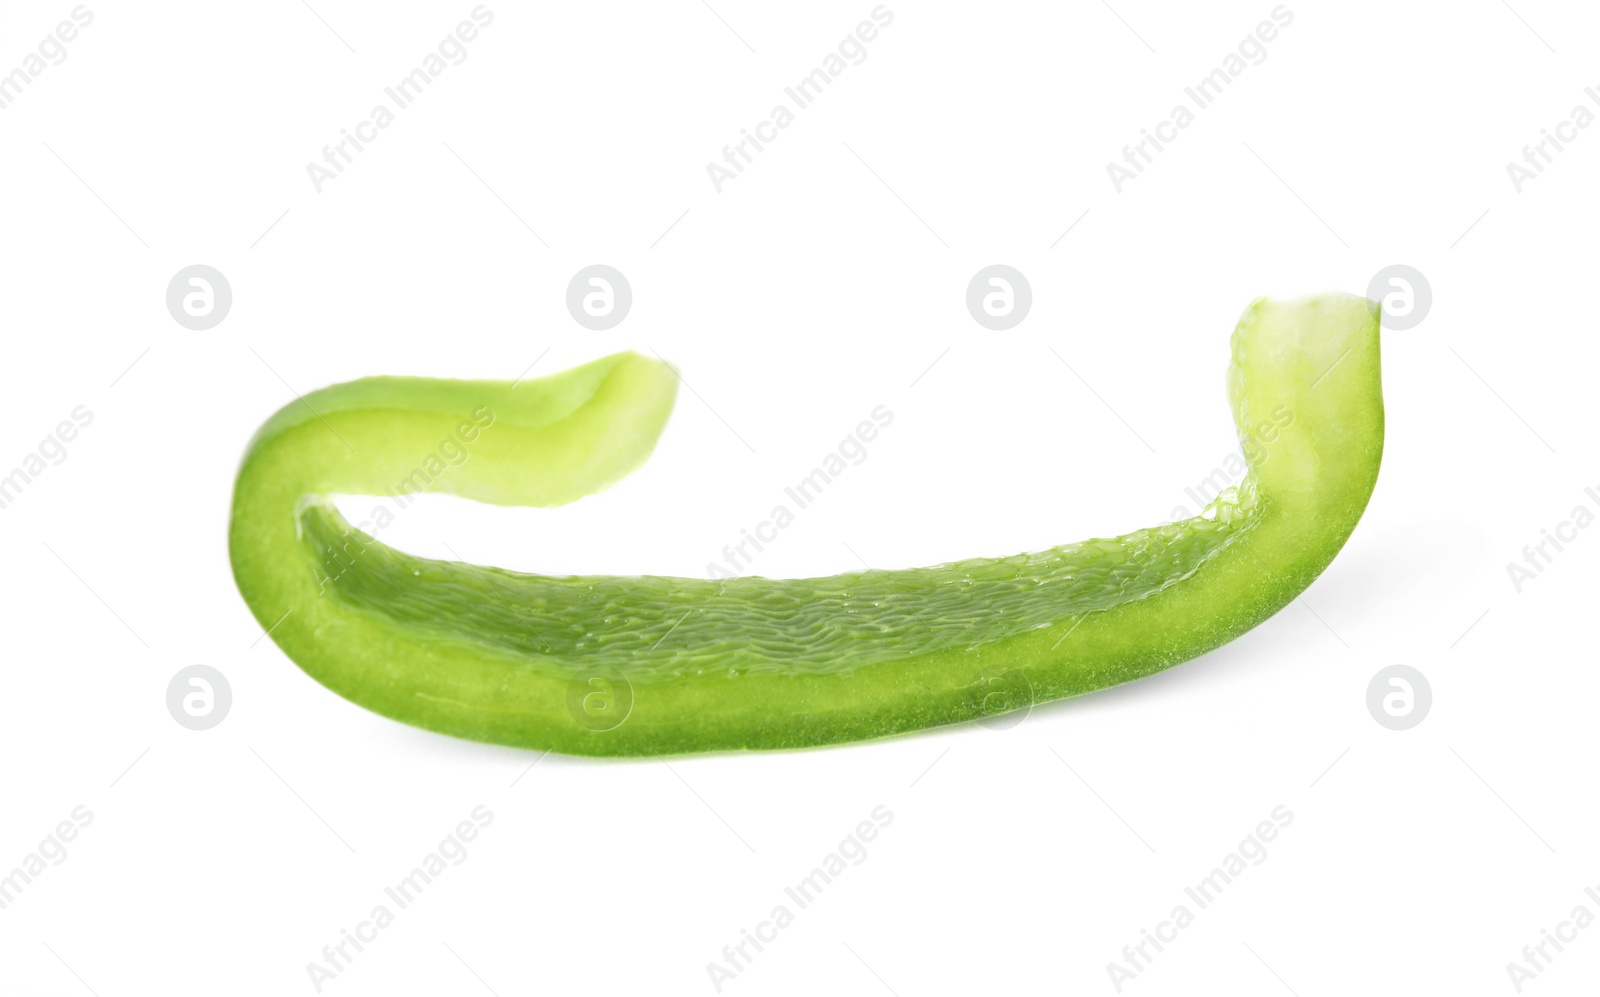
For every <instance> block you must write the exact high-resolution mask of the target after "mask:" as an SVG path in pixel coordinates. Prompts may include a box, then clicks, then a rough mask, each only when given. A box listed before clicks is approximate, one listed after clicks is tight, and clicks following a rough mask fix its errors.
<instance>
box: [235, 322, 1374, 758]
mask: <svg viewBox="0 0 1600 997" xmlns="http://www.w3.org/2000/svg"><path fill="white" fill-rule="evenodd" d="M1378 329H1379V313H1378V309H1377V306H1376V305H1375V304H1373V303H1372V302H1369V301H1367V300H1365V299H1362V298H1358V297H1352V296H1348V295H1324V296H1318V297H1311V298H1306V299H1301V300H1298V301H1290V302H1278V301H1273V300H1269V299H1265V298H1263V299H1260V300H1257V301H1255V302H1254V303H1252V304H1251V305H1250V307H1249V308H1248V309H1246V311H1245V313H1244V315H1243V317H1242V318H1241V320H1240V322H1239V324H1238V327H1237V329H1236V330H1235V331H1234V334H1233V355H1232V362H1231V364H1230V365H1229V368H1228V391H1229V397H1230V400H1231V402H1232V407H1233V414H1234V420H1235V423H1236V425H1237V428H1238V431H1239V436H1240V440H1241V442H1242V443H1243V444H1244V449H1245V455H1246V459H1247V462H1248V464H1249V471H1248V474H1247V475H1246V477H1245V479H1244V480H1243V481H1242V482H1241V483H1240V484H1239V485H1238V486H1237V487H1235V488H1232V489H1229V490H1227V491H1225V492H1224V493H1223V494H1222V495H1221V496H1220V497H1219V498H1218V499H1217V500H1216V501H1214V502H1213V503H1212V504H1211V505H1210V506H1209V507H1208V508H1207V509H1206V510H1205V511H1204V512H1203V513H1201V514H1200V515H1198V516H1195V517H1193V518H1191V519H1187V520H1183V521H1181V522H1176V523H1171V524H1167V525H1162V526H1156V527H1152V528H1150V529H1144V530H1139V531H1137V532H1134V533H1130V534H1127V535H1125V536H1120V537H1115V538H1112V539H1100V540H1088V541H1084V542H1082V543H1076V544H1069V545H1066V546H1061V547H1053V548H1051V549H1048V550H1043V551H1038V552H1035V553H1027V554H1019V555H1016V556H1013V557H1002V558H982V559H974V560H967V561H958V562H954V563H950V564H942V565H938V566H936V567H928V568H916V569H910V570H901V571H862V572H847V573H845V574H841V575H835V576H832V577H828V578H804V579H768V578H759V577H747V578H730V579H721V580H714V579H697V578H667V577H612V576H569V577H552V576H544V575H533V574H524V573H520V572H514V571H507V570H503V569H500V568H494V567H479V566H475V565H470V564H463V563H458V562H451V561H438V560H430V559H426V558H420V557H415V556H412V555H410V554H407V553H405V552H403V551H399V550H395V549H393V548H391V547H388V546H385V545H384V544H382V543H379V542H378V541H377V540H375V539H373V537H372V536H370V535H369V534H367V533H365V532H362V531H361V530H357V529H355V528H354V527H352V526H351V525H350V524H349V523H348V522H347V521H346V520H345V519H344V517H343V516H342V515H341V514H340V513H339V512H338V511H337V509H336V508H335V507H334V504H333V499H334V497H335V496H340V495H360V494H367V495H378V494H389V495H403V494H404V493H406V492H412V491H429V492H444V493H450V494H455V495H460V496H463V497H466V498H470V499H474V500H477V501H480V502H490V503H495V504H499V505H521V506H558V505H562V504H564V503H567V502H571V501H573V500H575V499H578V498H581V497H583V496H585V495H588V494H591V493H593V492H596V491H598V490H600V489H603V488H606V487H607V486H609V485H611V484H612V483H614V482H616V481H617V480H618V479H620V478H622V477H623V476H624V475H626V474H628V473H629V472H630V471H632V470H634V469H635V468H636V467H638V466H639V465H640V464H641V463H643V461H644V460H645V459H646V458H647V457H648V456H649V454H650V452H651V451H652V449H653V448H654V447H655V444H656V440H657V438H658V437H659V436H660V434H661V432H662V429H663V427H664V426H665V424H666V421H667V418H668V415H669V414H670V412H671V409H672V404H673V400H674V397H675V395H676V390H677V385H678V377H677V375H676V374H675V372H674V371H673V370H672V369H671V368H669V367H668V366H667V365H666V364H665V363H662V362H660V361H657V360H653V359H649V358H646V357H643V356H639V355H637V354H633V353H619V354H617V355H614V356H609V357H606V358H604V359H601V360H597V361H594V362H592V363H588V364H585V365H583V366H581V367H577V368H574V369H572V370H568V371H565V372H562V373H559V374H555V375H553V376H550V377H545V378H541V379H537V380H527V381H522V382H519V383H508V382H504V381H452V380H435V379H425V378H408V377H374V378H366V379H363V380H359V381H353V382H350V383H346V384H339V385H334V386H332V387H329V388H324V389H322V390H320V391H316V392H313V393H311V394H309V395H306V396H305V397H304V398H303V399H301V400H299V401H296V402H294V403H291V404H290V405H288V406H286V407H285V408H284V409H283V410H281V411H280V412H278V413H277V414H276V415H274V416H273V417H272V418H270V419H269V420H268V421H267V422H266V424H265V425H263V426H262V428H261V430H260V431H259V432H258V433H257V434H256V436H255V438H254V440H253V441H252V442H251V443H250V445H249V447H248V449H247V451H246V453H245V456H244V460H243V463H242V465H241V467H240V469H239V474H238V479H237V483H236V486H235V490H234V499H233V510H232V520H231V526H230V533H229V550H230V555H231V558H232V563H233V570H234V577H235V579H236V581H237V583H238V586H239V591H240V593H241V594H242V595H243V596H244V599H245V601H246V603H247V604H248V605H249V607H250V609H251V611H252V612H253V613H254V615H255V617H256V619H257V620H258V621H259V622H260V623H261V625H262V627H263V628H265V629H267V631H268V632H269V633H270V634H271V637H272V639H273V640H274V641H275V642H276V643H277V644H278V646H279V647H281V648H282V649H283V651H284V652H285V653H286V654H287V655H288V656H289V657H290V658H291V659H293V660H294V661H295V662H296V663H297V664H299V666H300V667H301V668H303V669H304V670H305V671H306V672H307V673H308V674H310V675H311V676H312V677H313V678H315V679H316V680H317V681H318V682H320V683H322V684H323V685H325V686H327V687H328V688H330V689H332V690H333V691H335V692H337V693H338V694H339V695H341V696H343V697H345V698H346V699H349V700H351V701H352V702H355V703H358V704H360V705H362V706H364V707H366V708H367V709H370V710H373V711H375V712H377V713H380V714H382V715H384V716H387V717H391V718H393V719H396V720H400V721H402V722H405V723H408V724H413V725H415V726H418V727H423V728H426V729H428V730H432V731H439V732H442V733H445V734H451V735H454V736H457V737H462V738H469V739H472V740H477V741H486V742H492V743H497V744H507V745H516V746H522V747H527V748H537V749H544V750H550V751H558V752H564V753H568V754H575V755H667V754H678V753H686V752H701V751H719V750H738V749H772V748H797V747H803V746H808V745H820V744H830V743H837V742H846V741H857V740H863V739H868V738H877V737H883V736H885V735H890V734H897V733H902V732H906V731H914V730H920V729H923V728H928V727H936V726H940V725H944V724H952V723H958V722H961V721H966V720H973V719H976V718H981V717H985V716H989V715H993V714H996V713H999V712H1005V711H1009V710H1014V709H1018V708H1022V707H1026V706H1028V705H1030V704H1033V703H1042V702H1046V701H1049V700H1055V699H1059V698H1062V697H1066V696H1075V695H1079V694H1081V693H1086V692H1090V691H1092V690H1095V689H1102V688H1105V687H1107V686H1113V685H1117V684H1120V683H1123V682H1128V681H1130V680H1133V679H1137V678H1140V677H1143V676H1146V675H1150V674H1152V673H1154V672H1158V671H1161V670H1162V669H1165V668H1169V667H1171V666H1173V665H1176V664H1178V663H1180V662H1183V661H1186V660H1188V659H1190V658H1193V657H1195V656H1197V655H1200V654H1204V653H1205V652H1207V651H1209V650H1212V649H1213V648H1216V647H1218V646H1220V645H1222V644H1224V643H1226V642H1228V641H1230V640H1232V639H1233V638H1235V637H1237V636H1239V635H1240V634H1242V633H1244V632H1245V631H1246V630H1249V629H1250V628H1252V627H1254V626H1255V625H1256V624H1258V623H1260V622H1262V621H1263V620H1265V619H1267V618H1268V617H1269V616H1271V615H1272V614H1274V613H1276V612H1277V611H1278V610H1279V609H1281V608H1283V607H1284V606H1285V605H1287V604H1288V603H1289V602H1290V601H1291V600H1293V599H1294V598H1295V597H1296V596H1297V595H1299V593H1300V592H1302V591H1303V590H1304V589H1305V588H1306V586H1308V585H1309V584H1310V583H1311V581H1312V580H1313V579H1315V578H1316V577H1317V575H1318V574H1320V573H1321V572H1322V570H1323V569H1324V568H1326V567H1327V566H1328V564H1329V562H1331V561H1332V560H1333V557H1334V555H1335V554H1337V553H1338V551H1339V549H1340V548H1341V547H1342V546H1343V545H1344V542H1345V540H1346V539H1347V538H1348V537H1349V536H1350V533H1351V531H1352V530H1353V529H1354V528H1355V525H1356V522H1357V520H1359V519H1360V517H1361V514H1362V511H1363V510H1364V509H1365V508H1366V504H1367V500H1368V497H1369V496H1370V495H1371V493H1372V489H1373V486H1374V484H1375V482H1376V480H1377V475H1378V465H1379V461H1380V458H1381V456H1382V451H1383V398H1382V391H1381V387H1380V378H1379V364H1378V359H1379V358H1378V352H1379V351H1378Z"/></svg>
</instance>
